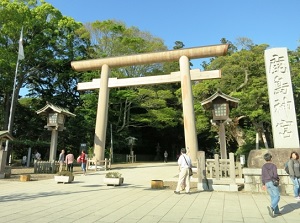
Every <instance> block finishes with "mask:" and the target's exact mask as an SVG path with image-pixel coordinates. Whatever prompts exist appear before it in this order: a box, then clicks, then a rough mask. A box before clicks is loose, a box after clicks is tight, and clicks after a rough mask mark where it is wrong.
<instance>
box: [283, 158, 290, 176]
mask: <svg viewBox="0 0 300 223" xmlns="http://www.w3.org/2000/svg"><path fill="white" fill-rule="evenodd" d="M288 164H289V161H287V162H286V163H285V164H284V170H285V172H286V173H287V174H290V171H289V165H288Z"/></svg>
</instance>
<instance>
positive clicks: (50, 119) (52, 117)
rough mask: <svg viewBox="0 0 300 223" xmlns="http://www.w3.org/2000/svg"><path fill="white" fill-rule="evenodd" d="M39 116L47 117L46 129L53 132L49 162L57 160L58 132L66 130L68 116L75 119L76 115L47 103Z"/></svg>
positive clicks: (39, 112)
mask: <svg viewBox="0 0 300 223" xmlns="http://www.w3.org/2000/svg"><path fill="white" fill-rule="evenodd" d="M36 113H37V114H41V115H46V116H47V125H46V126H45V128H46V129H48V130H49V131H51V144H50V157H49V161H55V160H56V151H57V138H58V131H63V130H64V129H66V128H65V127H64V124H65V119H66V116H71V117H75V114H73V113H71V112H69V111H68V110H66V109H64V108H62V107H59V106H56V105H53V104H51V103H49V102H47V104H46V106H45V107H43V108H41V109H40V110H38V111H36Z"/></svg>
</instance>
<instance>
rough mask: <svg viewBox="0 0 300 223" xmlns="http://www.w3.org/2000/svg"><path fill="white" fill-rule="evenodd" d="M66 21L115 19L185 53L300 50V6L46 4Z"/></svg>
mask: <svg viewBox="0 0 300 223" xmlns="http://www.w3.org/2000/svg"><path fill="white" fill-rule="evenodd" d="M46 2H48V3H50V4H52V5H53V6H54V7H55V8H57V9H59V10H60V11H61V12H62V14H63V15H65V16H70V17H72V18H74V19H75V20H76V21H80V22H82V23H86V22H93V21H96V20H99V21H103V20H107V19H115V20H118V21H122V22H124V23H125V24H126V26H128V27H130V26H136V27H138V28H139V29H140V30H141V31H148V32H150V33H151V34H152V35H153V36H156V37H159V38H161V39H163V40H164V41H165V44H166V46H167V47H168V48H169V49H172V47H173V46H174V42H175V41H182V42H183V43H184V44H185V48H189V47H196V46H204V45H214V44H219V43H220V39H221V38H223V37H224V38H226V39H228V40H230V41H231V42H233V43H235V42H236V39H237V38H238V37H247V38H249V39H251V40H252V41H253V42H254V43H255V44H262V43H267V44H269V45H270V47H272V48H273V47H287V48H288V49H290V50H295V49H296V48H297V47H298V46H299V45H300V42H299V40H300V29H299V22H300V14H299V10H300V1H299V0H287V1H276V0H272V1H271V0H251V1H249V0H248V1H243V0H225V1H224V0H223V1H222V0H210V1H206V0H184V1H179V0H170V1H167V0H151V1H147V0H105V1H104V0H46Z"/></svg>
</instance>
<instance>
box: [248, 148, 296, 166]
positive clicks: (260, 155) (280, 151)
mask: <svg viewBox="0 0 300 223" xmlns="http://www.w3.org/2000/svg"><path fill="white" fill-rule="evenodd" d="M293 151H296V152H297V153H298V154H299V155H300V149H292V148H290V149H285V148H276V149H259V150H251V151H250V153H249V155H248V162H247V167H249V168H261V167H262V166H263V164H264V163H265V160H264V154H266V153H270V154H271V155H272V162H273V163H274V164H275V165H276V166H277V168H278V169H283V168H284V163H285V162H287V161H288V160H289V158H290V155H291V153H292V152H293Z"/></svg>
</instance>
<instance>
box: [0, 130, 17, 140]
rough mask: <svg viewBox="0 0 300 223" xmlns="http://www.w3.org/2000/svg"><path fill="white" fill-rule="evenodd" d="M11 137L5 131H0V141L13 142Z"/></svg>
mask: <svg viewBox="0 0 300 223" xmlns="http://www.w3.org/2000/svg"><path fill="white" fill-rule="evenodd" d="M13 139H14V138H13V137H12V135H11V134H10V133H9V132H8V131H7V130H6V131H0V140H13Z"/></svg>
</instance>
